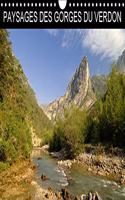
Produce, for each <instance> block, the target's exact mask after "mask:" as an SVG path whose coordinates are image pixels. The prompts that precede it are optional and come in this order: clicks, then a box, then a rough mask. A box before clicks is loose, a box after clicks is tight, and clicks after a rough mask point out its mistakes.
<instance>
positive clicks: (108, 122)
mask: <svg viewBox="0 0 125 200" xmlns="http://www.w3.org/2000/svg"><path fill="white" fill-rule="evenodd" d="M88 143H89V144H93V145H98V144H100V145H103V146H104V145H105V146H109V147H111V146H112V147H120V148H122V149H124V144H125V75H124V74H121V73H119V72H118V71H117V70H116V67H115V66H114V67H113V68H112V72H111V73H110V74H109V76H108V77H107V91H106V94H105V95H104V96H103V97H102V98H99V99H98V100H97V101H96V103H95V104H94V106H93V107H92V108H91V110H89V111H88V112H85V111H80V110H79V109H77V108H75V109H71V110H69V111H67V114H66V115H64V118H63V119H59V120H58V121H57V122H56V125H55V128H54V134H53V139H52V140H51V142H50V149H52V150H54V151H59V150H62V149H63V150H64V151H65V153H66V156H67V157H75V156H76V155H77V154H78V153H79V152H80V151H83V150H84V145H85V144H88Z"/></svg>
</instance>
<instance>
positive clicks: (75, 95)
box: [44, 57, 95, 120]
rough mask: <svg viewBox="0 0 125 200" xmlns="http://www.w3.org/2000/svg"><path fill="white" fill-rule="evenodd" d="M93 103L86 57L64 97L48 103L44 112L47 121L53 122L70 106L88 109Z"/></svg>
mask: <svg viewBox="0 0 125 200" xmlns="http://www.w3.org/2000/svg"><path fill="white" fill-rule="evenodd" d="M94 102H95V94H94V91H93V88H92V84H91V79H90V74H89V64H88V60H87V57H84V58H83V60H82V61H81V63H80V65H79V67H78V68H77V70H76V72H75V74H74V76H73V78H72V80H71V81H70V83H69V85H68V87H67V90H66V93H65V95H64V96H62V97H60V98H59V99H58V100H56V101H54V102H52V103H50V104H49V105H48V106H47V107H46V108H44V111H45V113H46V115H47V116H48V117H49V119H51V120H54V119H55V118H56V117H57V116H58V115H62V113H63V112H64V109H66V108H70V107H71V105H72V104H75V105H76V106H78V107H84V108H89V107H91V106H92V105H93V103H94Z"/></svg>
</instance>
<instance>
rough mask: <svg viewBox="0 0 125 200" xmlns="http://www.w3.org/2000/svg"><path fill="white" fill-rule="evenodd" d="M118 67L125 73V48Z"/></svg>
mask: <svg viewBox="0 0 125 200" xmlns="http://www.w3.org/2000/svg"><path fill="white" fill-rule="evenodd" d="M117 69H118V71H120V72H123V73H125V50H124V51H123V52H122V54H121V56H119V58H118V61H117Z"/></svg>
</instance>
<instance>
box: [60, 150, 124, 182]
mask: <svg viewBox="0 0 125 200" xmlns="http://www.w3.org/2000/svg"><path fill="white" fill-rule="evenodd" d="M74 163H77V164H79V165H81V166H82V167H83V168H85V169H86V170H88V171H89V172H90V173H92V174H95V175H99V176H103V177H107V178H111V179H114V180H115V181H117V182H118V183H120V184H125V158H124V157H119V156H114V155H112V156H111V155H110V156H109V155H103V154H99V155H95V154H92V153H82V154H80V155H79V156H77V157H76V159H74V160H59V161H58V165H60V166H62V167H67V168H71V166H72V164H74Z"/></svg>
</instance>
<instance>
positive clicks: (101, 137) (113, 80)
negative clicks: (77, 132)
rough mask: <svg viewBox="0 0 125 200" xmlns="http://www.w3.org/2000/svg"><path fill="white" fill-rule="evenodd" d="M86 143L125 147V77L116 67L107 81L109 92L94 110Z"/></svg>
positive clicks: (91, 114) (90, 118) (90, 117)
mask: <svg viewBox="0 0 125 200" xmlns="http://www.w3.org/2000/svg"><path fill="white" fill-rule="evenodd" d="M88 130H89V131H88V135H87V138H86V142H93V143H94V142H95V143H98V142H101V143H104V144H107V143H108V144H111V145H113V146H118V147H124V144H125V75H124V74H120V73H118V72H117V70H116V67H115V66H114V67H113V69H112V72H111V73H110V74H109V77H108V80H107V92H106V94H105V96H104V98H102V99H101V100H99V101H98V102H97V103H96V105H95V107H94V108H93V109H92V111H91V113H90V116H89V122H88Z"/></svg>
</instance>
